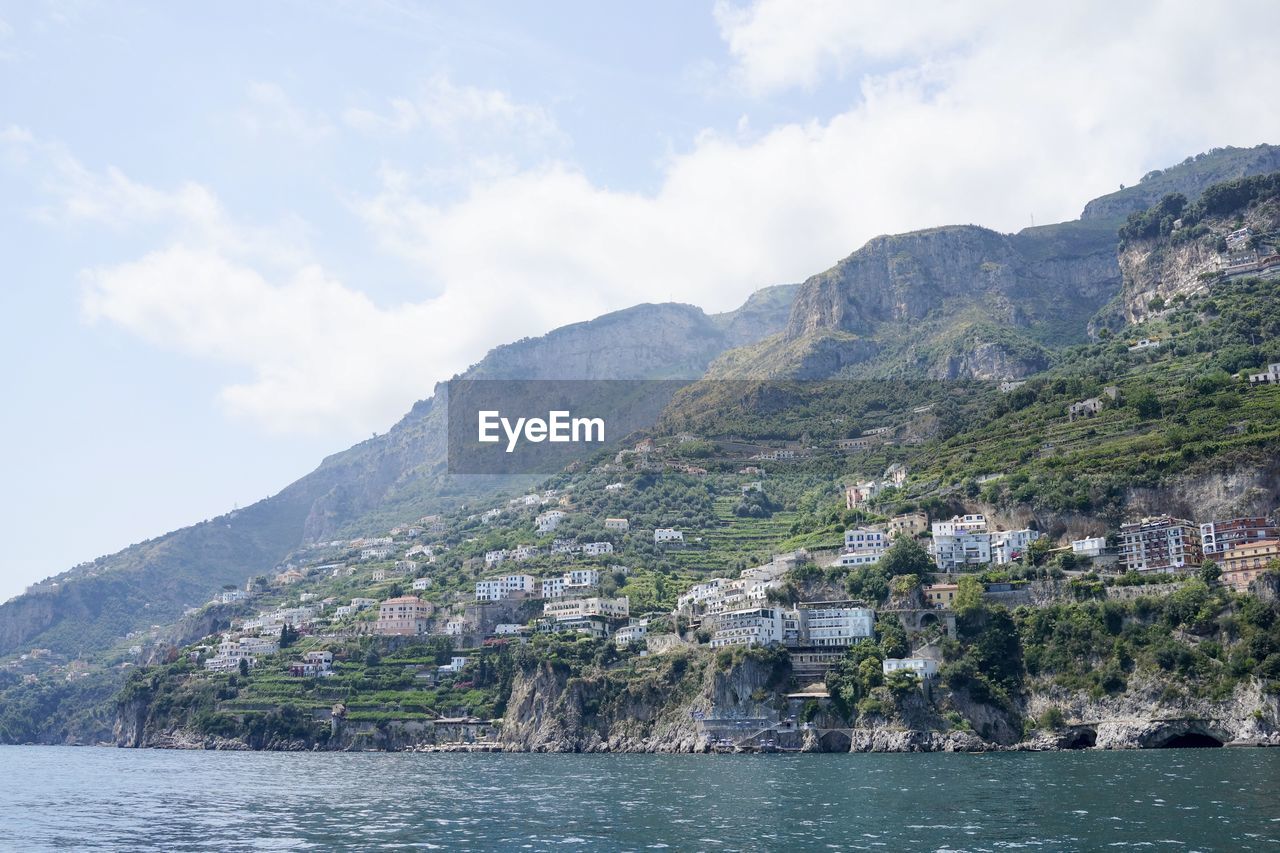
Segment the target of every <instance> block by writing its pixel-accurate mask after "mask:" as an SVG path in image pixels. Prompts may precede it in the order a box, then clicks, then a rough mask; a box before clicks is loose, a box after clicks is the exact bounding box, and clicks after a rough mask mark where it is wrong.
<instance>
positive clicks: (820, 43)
mask: <svg viewBox="0 0 1280 853" xmlns="http://www.w3.org/2000/svg"><path fill="white" fill-rule="evenodd" d="M1012 7H1014V4H1013V3H1012V2H1011V0H978V1H977V2H969V3H952V2H945V0H935V2H923V3H911V4H893V3H882V2H877V0H806V2H802V3H796V2H792V0H757V2H754V3H749V4H747V5H741V4H738V3H733V2H730V0H717V2H716V5H715V7H714V9H715V18H716V23H717V24H718V25H719V27H720V33H721V35H722V36H723V37H724V40H725V43H726V46H727V47H728V49H729V53H730V55H732V56H733V57H734V59H735V61H736V62H737V67H736V69H735V70H736V72H737V74H738V75H739V78H740V80H741V82H743V83H744V84H745V85H746V86H747V88H748V89H749V90H751V91H753V92H757V93H761V92H768V91H773V90H776V89H782V88H787V87H790V86H802V87H813V86H814V85H816V84H817V83H818V82H819V80H821V79H822V78H823V77H824V76H825V75H827V74H832V73H834V74H836V75H840V76H843V75H846V74H848V73H849V72H850V71H851V70H852V69H853V68H855V67H856V66H857V65H858V64H860V63H872V62H883V61H885V60H901V59H904V58H907V59H914V58H919V57H923V56H929V55H932V54H934V53H935V52H937V51H938V50H940V49H950V48H952V47H954V46H956V45H958V44H960V43H962V42H964V41H965V40H967V39H968V38H970V37H971V36H973V35H974V34H975V33H976V32H978V31H979V30H980V29H981V28H983V27H986V26H988V25H990V23H991V21H992V20H993V19H994V18H996V17H999V16H1000V15H1003V14H1005V13H1006V11H1008V10H1009V9H1011V8H1012Z"/></svg>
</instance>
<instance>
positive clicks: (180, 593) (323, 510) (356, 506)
mask: <svg viewBox="0 0 1280 853" xmlns="http://www.w3.org/2000/svg"><path fill="white" fill-rule="evenodd" d="M793 294H794V286H790V285H780V286H775V287H769V288H765V289H763V290H761V291H759V292H757V293H755V294H754V295H752V296H751V298H750V299H749V300H748V301H747V302H746V303H745V304H744V305H742V306H741V307H740V308H739V309H737V310H735V311H730V312H725V313H721V314H712V315H708V314H706V313H704V312H703V311H702V310H701V309H699V308H696V307H694V306H691V305H681V304H661V305H651V304H645V305H637V306H634V307H632V308H627V309H625V310H622V311H617V312H614V313H611V314H606V315H604V316H603V317H599V318H597V319H595V320H591V321H588V322H584V323H574V324H572V325H569V326H565V327H563V328H560V329H556V330H554V331H552V332H549V333H548V334H546V335H543V336H541V337H537V338H526V339H524V340H520V341H517V342H515V343H512V344H507V345H504V346H500V347H497V348H496V349H494V350H493V351H492V352H490V353H489V354H488V355H487V356H485V358H484V359H482V360H481V361H480V362H478V363H477V364H475V365H473V366H472V367H470V368H469V369H468V370H467V371H465V372H464V373H463V374H462V376H463V377H467V378H481V379H593V378H635V379H659V378H689V379H695V378H697V377H699V376H701V375H702V374H703V373H704V372H705V370H706V368H707V366H708V365H709V364H710V363H711V361H712V360H713V359H714V358H715V357H716V356H718V355H719V354H720V353H722V352H724V351H725V350H727V349H730V348H732V347H737V346H743V345H746V344H750V343H752V342H753V341H755V340H758V339H759V338H761V337H764V336H766V335H770V334H774V333H776V332H778V331H780V330H781V329H782V328H783V326H784V325H785V323H786V321H787V318H788V316H789V312H790V305H791V297H792V295H793ZM446 396H447V395H446V386H445V385H444V384H440V385H437V386H436V388H435V393H434V395H433V396H432V397H430V398H428V399H425V400H422V401H420V402H418V403H416V404H414V406H413V408H412V409H411V410H410V411H409V413H408V414H407V415H405V417H404V418H402V419H401V420H400V421H399V423H397V424H396V425H395V426H393V427H392V428H391V429H390V430H389V431H388V432H387V433H385V434H384V435H379V436H375V437H373V438H370V439H368V440H366V441H363V442H360V443H359V444H357V445H355V446H354V447H352V448H350V449H348V450H345V451H343V452H341V453H336V454H334V455H332V456H329V457H327V458H326V459H325V460H324V461H323V462H321V463H320V465H319V467H317V468H316V470H315V471H313V472H311V473H310V474H308V475H307V476H305V477H303V478H302V479H300V480H298V481H297V482H295V483H293V484H291V485H289V486H287V487H286V488H285V489H283V490H282V491H281V492H280V493H278V494H276V495H274V496H272V497H270V498H266V499H264V500H261V501H258V502H257V503H255V504H253V505H252V506H249V507H246V508H244V509H241V510H237V511H236V512H232V513H228V514H226V515H223V516H219V517H217V518H214V519H210V520H208V521H204V522H201V523H199V524H195V525H192V526H190V527H186V528H183V529H181V530H177V531H174V532H172V533H168V534H166V535H164V536H160V537H157V538H155V539H151V540H148V541H146V542H142V543H139V544H137V545H133V546H131V547H129V548H126V549H125V550H123V551H121V552H119V553H117V554H113V555H111V556H107V557H100V558H98V559H97V560H94V561H93V562H91V563H86V564H83V565H81V566H77V567H76V568H75V569H72V570H71V571H68V572H64V573H63V574H61V575H58V576H56V577H54V578H51V579H49V580H46V581H43V582H41V583H40V584H37V585H35V586H34V587H33V588H32V589H30V590H29V591H28V592H27V593H26V594H24V595H21V596H18V597H16V598H14V599H12V600H10V601H8V602H6V603H4V604H3V605H0V656H4V655H10V654H14V653H16V652H20V651H26V650H28V649H30V648H32V647H41V648H48V649H51V650H53V651H54V652H58V653H61V654H65V655H73V656H74V655H77V654H80V653H81V652H84V651H87V650H103V649H109V648H111V647H113V646H120V645H122V644H123V645H128V643H127V642H126V641H125V635H126V634H127V633H128V632H130V631H137V630H145V629H147V628H149V627H150V626H152V625H155V624H167V623H170V622H173V621H176V619H177V618H178V617H179V616H180V615H181V613H182V611H183V609H184V608H186V607H187V606H190V605H195V604H199V603H201V602H204V601H206V600H208V598H209V597H210V596H211V595H212V594H213V593H215V592H216V591H217V590H219V589H220V588H221V587H222V586H223V585H225V584H235V585H237V586H240V585H243V584H244V583H245V582H246V580H248V579H249V578H251V577H253V576H255V575H261V574H264V573H266V572H268V571H270V570H271V569H272V568H273V567H274V566H276V565H277V564H278V563H279V562H280V561H281V560H283V559H284V558H285V557H286V556H287V555H288V554H289V553H291V552H292V551H293V550H295V549H296V548H298V547H299V546H300V545H302V544H303V543H305V542H309V541H316V540H321V539H331V538H334V537H335V536H337V535H338V534H347V533H350V534H352V535H356V534H359V533H362V532H369V531H377V530H385V529H387V527H389V526H391V525H393V524H394V523H396V522H401V521H404V520H405V519H406V518H417V517H419V516H422V515H424V514H428V513H432V512H438V511H440V510H442V509H445V508H448V507H450V506H454V505H456V504H457V503H459V502H462V501H465V500H469V499H474V498H476V497H478V496H480V495H484V494H491V493H492V492H493V491H494V490H496V489H501V488H503V487H511V486H513V485H519V484H520V483H521V482H522V481H518V480H512V479H510V478H467V479H466V480H462V479H460V478H456V477H451V476H449V475H448V473H447V472H446V470H445V467H446V458H445V447H446V445H445V439H446V432H445V431H446V420H445V409H446V399H445V398H446ZM388 520H389V521H390V522H391V523H390V524H387V523H385V522H387V521H388Z"/></svg>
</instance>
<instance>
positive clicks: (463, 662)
mask: <svg viewBox="0 0 1280 853" xmlns="http://www.w3.org/2000/svg"><path fill="white" fill-rule="evenodd" d="M467 660H468V658H467V657H466V656H465V655H454V656H453V657H451V658H450V659H449V662H448V663H446V664H443V665H442V666H440V667H439V668H438V670H437V671H438V672H439V673H440V674H441V675H457V674H458V673H459V672H462V670H464V669H466V667H467Z"/></svg>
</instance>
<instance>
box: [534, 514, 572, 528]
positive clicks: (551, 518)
mask: <svg viewBox="0 0 1280 853" xmlns="http://www.w3.org/2000/svg"><path fill="white" fill-rule="evenodd" d="M566 515H567V513H566V512H565V511H564V510H562V509H549V510H547V511H546V512H544V513H541V514H539V515H538V517H537V518H535V519H534V520H533V526H534V527H535V528H537V530H538V532H539V533H550V532H551V531H553V530H555V529H556V528H557V527H559V526H560V522H561V521H564V517H565V516H566Z"/></svg>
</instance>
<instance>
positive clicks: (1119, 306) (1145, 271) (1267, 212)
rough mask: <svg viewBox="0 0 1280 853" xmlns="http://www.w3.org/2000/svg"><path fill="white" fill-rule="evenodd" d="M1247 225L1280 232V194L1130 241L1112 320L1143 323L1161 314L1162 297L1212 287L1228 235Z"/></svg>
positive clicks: (1171, 297) (1255, 230) (1122, 260)
mask: <svg viewBox="0 0 1280 853" xmlns="http://www.w3.org/2000/svg"><path fill="white" fill-rule="evenodd" d="M1241 227H1245V228H1249V229H1250V230H1251V231H1252V232H1253V233H1254V234H1273V233H1275V232H1276V230H1277V229H1280V198H1271V199H1268V200H1266V201H1263V202H1260V203H1256V204H1252V205H1250V206H1249V207H1248V208H1247V209H1245V210H1243V211H1241V212H1240V214H1239V215H1238V216H1232V217H1229V218H1226V219H1223V218H1207V219H1204V220H1201V221H1200V222H1199V223H1197V224H1196V226H1195V228H1194V229H1188V230H1187V231H1186V232H1184V233H1178V232H1174V233H1173V234H1171V235H1169V236H1166V237H1159V238H1154V239H1147V240H1135V241H1133V242H1130V243H1127V244H1126V245H1124V246H1123V247H1122V248H1121V250H1120V256H1119V262H1120V271H1121V273H1122V275H1123V278H1124V282H1123V287H1122V288H1121V290H1120V293H1119V295H1118V297H1117V299H1116V301H1115V303H1114V304H1113V305H1112V306H1110V307H1109V309H1108V314H1109V317H1107V319H1108V320H1110V321H1111V324H1112V325H1116V324H1117V323H1119V322H1121V321H1122V322H1124V323H1139V322H1142V321H1144V320H1146V319H1148V318H1150V317H1152V316H1158V314H1159V312H1160V308H1159V305H1160V303H1159V302H1157V301H1156V300H1157V298H1158V299H1160V300H1163V302H1164V304H1165V305H1169V304H1171V303H1172V302H1173V300H1174V298H1175V297H1179V296H1181V297H1190V296H1193V295H1196V294H1199V293H1203V292H1205V291H1207V290H1209V288H1210V286H1211V285H1212V283H1213V281H1214V280H1215V279H1216V278H1217V276H1218V274H1219V271H1220V270H1221V268H1222V264H1223V258H1224V256H1225V255H1224V252H1223V250H1224V249H1225V245H1224V239H1223V238H1225V237H1226V235H1227V234H1229V233H1230V232H1232V231H1234V230H1236V229H1237V228H1241ZM1153 303H1154V304H1153Z"/></svg>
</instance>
